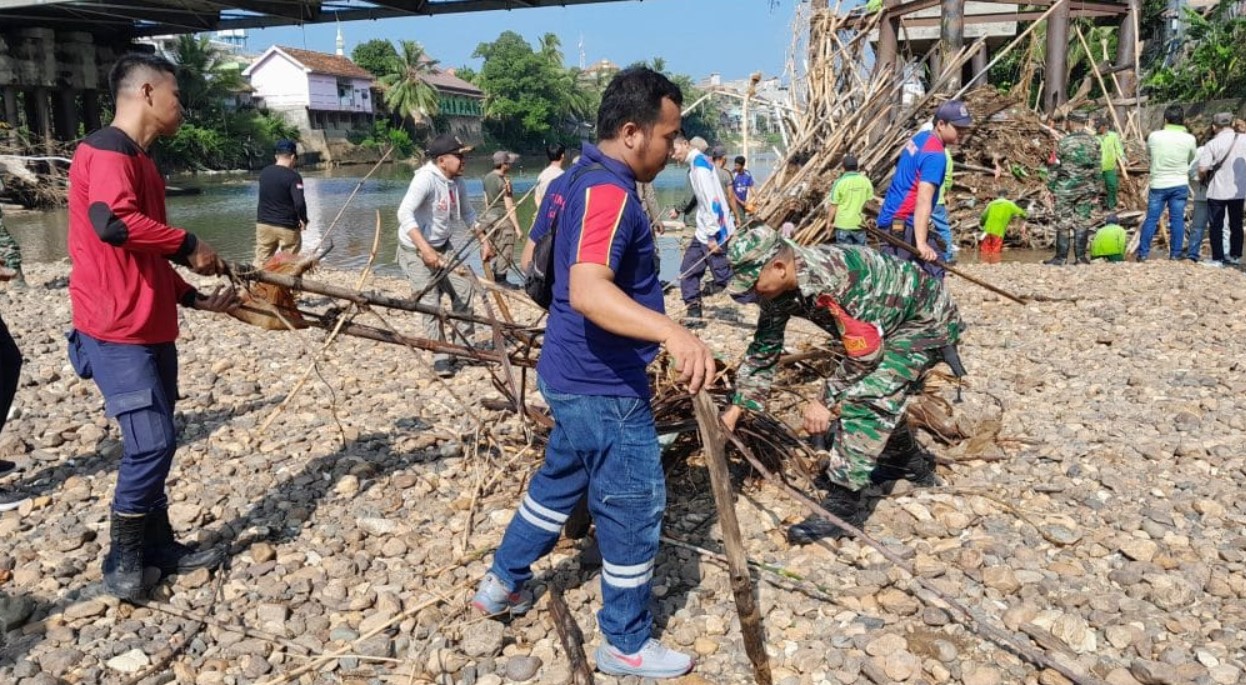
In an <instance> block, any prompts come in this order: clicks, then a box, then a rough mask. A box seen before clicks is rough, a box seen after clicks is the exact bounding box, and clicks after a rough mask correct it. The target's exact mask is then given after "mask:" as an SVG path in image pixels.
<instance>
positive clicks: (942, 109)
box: [934, 100, 973, 127]
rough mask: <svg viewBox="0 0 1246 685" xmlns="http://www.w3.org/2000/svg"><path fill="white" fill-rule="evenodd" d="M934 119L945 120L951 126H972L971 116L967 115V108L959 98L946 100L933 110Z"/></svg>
mask: <svg viewBox="0 0 1246 685" xmlns="http://www.w3.org/2000/svg"><path fill="white" fill-rule="evenodd" d="M934 118H935V121H946V122H947V123H949V124H951V125H953V126H960V127H964V126H972V125H973V117H971V116H969V108H968V107H966V106H965V103H963V102H961V101H960V100H948V101H947V102H945V103H943V104H941V105H939V109H937V110H935V117H934Z"/></svg>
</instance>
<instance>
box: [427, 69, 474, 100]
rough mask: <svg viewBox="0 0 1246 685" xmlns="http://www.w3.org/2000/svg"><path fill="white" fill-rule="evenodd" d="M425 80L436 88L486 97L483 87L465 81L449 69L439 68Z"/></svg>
mask: <svg viewBox="0 0 1246 685" xmlns="http://www.w3.org/2000/svg"><path fill="white" fill-rule="evenodd" d="M424 82H425V83H427V84H428V85H430V86H432V87H433V88H436V89H437V90H442V91H450V92H453V93H459V94H462V95H467V96H470V97H481V98H482V97H484V96H485V93H484V91H482V90H481V89H479V88H477V87H476V86H473V85H472V84H470V83H468V82H467V81H464V80H463V79H461V78H459V77H458V76H455V75H454V74H451V73H450V72H448V71H442V70H441V69H437V70H436V71H434V72H433V73H431V74H428V75H426V76H424Z"/></svg>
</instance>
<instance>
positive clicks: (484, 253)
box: [398, 134, 493, 378]
mask: <svg viewBox="0 0 1246 685" xmlns="http://www.w3.org/2000/svg"><path fill="white" fill-rule="evenodd" d="M471 149H472V148H471V147H470V146H468V145H464V144H463V141H461V140H459V139H458V137H457V136H452V135H448V134H447V135H440V136H437V137H436V138H434V139H433V140H432V142H431V143H429V145H428V150H427V151H426V152H427V155H426V156H427V159H428V162H427V163H426V164H425V165H424V166H422V167H420V168H419V169H418V170H417V171H416V172H415V176H414V177H412V179H411V185H410V186H409V187H408V188H407V194H406V195H405V196H403V198H402V204H401V205H399V206H398V266H400V267H402V271H403V273H405V274H406V275H407V278H408V279H410V280H411V288H412V290H414V291H415V294H416V295H420V293H423V296H422V297H420V298H419V302H421V303H423V304H431V305H436V306H440V305H441V296H442V295H445V296H446V297H448V298H450V309H451V310H452V311H454V312H455V313H457V314H470V313H472V298H473V296H474V295H475V291H474V289H473V287H472V284H471V282H470V281H468V280H467V279H465V278H463V277H461V276H459V275H458V274H456V273H454V272H450V273H449V274H445V273H444V272H445V269H446V268H448V267H449V266H450V263H451V260H452V259H454V254H455V249H454V246H453V244H452V243H451V241H450V237H451V235H452V234H453V233H454V228H455V227H456V226H461V227H474V226H475V225H476V211H475V210H474V209H472V207H471V204H470V203H469V202H467V186H466V184H464V183H463V178H462V176H463V169H464V167H465V166H466V165H465V164H464V161H463V157H464V155H465V154H466V153H468V152H470V151H471ZM472 230H474V231H475V233H476V237H477V238H479V239H480V259H481V262H482V263H488V261H489V258H490V257H492V256H493V255H492V249H491V248H490V246H489V241H487V240H484V235H483V234H482V233H481V231H479V230H478V229H475V228H473V229H472ZM443 276H444V277H443ZM434 282H435V285H433V286H431V287H430V286H429V284H430V283H434ZM425 290H427V292H424V291H425ZM461 330H462V331H463V334H464V335H465V336H467V338H468V339H470V338H471V336H472V333H473V329H472V326H471V324H463V325H462V326H461ZM424 337H425V338H430V339H434V340H440V341H445V340H446V334H445V325H444V323H443V322H442V320H441V319H439V318H438V317H435V316H428V315H425V316H424ZM451 342H454V343H461V342H463V341H462V340H452V341H451ZM433 371H434V372H436V373H437V375H439V376H441V377H443V378H448V377H450V376H453V375H454V361H453V360H452V359H451V358H450V355H448V354H435V355H433Z"/></svg>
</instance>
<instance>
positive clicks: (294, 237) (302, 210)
mask: <svg viewBox="0 0 1246 685" xmlns="http://www.w3.org/2000/svg"><path fill="white" fill-rule="evenodd" d="M274 151H275V153H276V161H275V163H273V164H270V165H268V166H267V167H265V169H264V170H263V171H261V172H260V202H259V207H258V209H257V210H256V215H255V265H256V266H263V265H264V262H266V261H268V258H269V257H272V256H273V253H275V252H276V251H277V250H278V248H280V249H282V250H285V251H286V252H291V253H294V254H298V251H299V248H300V247H302V246H303V235H302V231H303V229H305V228H307V202H306V201H305V200H304V199H303V177H302V176H300V175H299V173H298V172H297V171H295V170H294V165H295V164H298V160H299V156H298V147H297V146H296V145H295V144H294V141H292V140H279V141H277V145H276V147H275V150H274Z"/></svg>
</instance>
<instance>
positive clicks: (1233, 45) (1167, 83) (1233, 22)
mask: <svg viewBox="0 0 1246 685" xmlns="http://www.w3.org/2000/svg"><path fill="white" fill-rule="evenodd" d="M1229 5H1230V3H1227V2H1222V3H1220V4H1219V5H1218V6H1217V7H1216V9H1214V10H1212V12H1211V13H1209V14H1208V15H1206V16H1203V15H1201V14H1199V13H1198V12H1195V11H1193V10H1191V9H1189V8H1186V10H1185V13H1184V14H1183V16H1182V19H1183V20H1184V21H1185V23H1186V31H1187V33H1186V41H1185V45H1184V49H1183V51H1182V54H1180V55H1179V56H1178V57H1177V59H1175V60H1173V62H1172V66H1163V65H1162V64H1161V65H1160V66H1159V67H1158V68H1156V69H1155V70H1154V71H1153V72H1152V73H1151V75H1150V77H1149V78H1147V80H1146V86H1147V87H1148V88H1149V89H1150V91H1151V96H1152V97H1153V98H1158V99H1160V100H1177V101H1181V102H1198V101H1202V100H1216V99H1220V98H1230V97H1239V98H1240V97H1246V52H1243V50H1242V45H1243V44H1246V17H1241V16H1239V17H1233V18H1230V17H1229V13H1228V11H1229Z"/></svg>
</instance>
